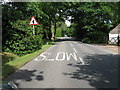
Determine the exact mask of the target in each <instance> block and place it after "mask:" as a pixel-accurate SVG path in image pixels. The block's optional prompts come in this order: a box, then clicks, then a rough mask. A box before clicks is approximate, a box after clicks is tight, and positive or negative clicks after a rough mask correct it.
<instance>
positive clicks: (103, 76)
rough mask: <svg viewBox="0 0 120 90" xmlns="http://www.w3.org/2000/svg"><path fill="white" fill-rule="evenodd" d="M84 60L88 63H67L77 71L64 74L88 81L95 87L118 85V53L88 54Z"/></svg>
mask: <svg viewBox="0 0 120 90" xmlns="http://www.w3.org/2000/svg"><path fill="white" fill-rule="evenodd" d="M84 61H85V63H86V65H81V62H79V63H69V64H67V65H68V66H70V67H73V68H76V71H74V72H71V73H68V72H64V73H63V74H64V75H65V76H69V77H70V78H73V79H77V80H85V81H88V82H89V84H90V85H91V86H93V87H95V88H117V87H118V55H112V54H109V55H108V54H103V55H98V54H94V55H88V56H86V57H84ZM86 88H87V87H86ZM98 90H99V89H98Z"/></svg>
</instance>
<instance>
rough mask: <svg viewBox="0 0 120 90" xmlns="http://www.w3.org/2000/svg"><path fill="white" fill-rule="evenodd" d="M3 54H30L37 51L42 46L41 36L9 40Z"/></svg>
mask: <svg viewBox="0 0 120 90" xmlns="http://www.w3.org/2000/svg"><path fill="white" fill-rule="evenodd" d="M6 44H7V45H8V47H7V46H6V47H5V52H12V53H15V54H17V55H20V56H21V55H23V54H28V53H32V52H34V51H36V50H39V49H40V48H41V46H42V44H43V40H42V36H41V35H35V36H28V37H25V38H23V39H19V38H18V39H17V40H11V41H9V42H6Z"/></svg>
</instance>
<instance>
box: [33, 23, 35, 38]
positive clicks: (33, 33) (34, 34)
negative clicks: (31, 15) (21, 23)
mask: <svg viewBox="0 0 120 90" xmlns="http://www.w3.org/2000/svg"><path fill="white" fill-rule="evenodd" d="M33 36H35V27H34V25H33Z"/></svg>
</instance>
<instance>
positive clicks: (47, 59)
mask: <svg viewBox="0 0 120 90" xmlns="http://www.w3.org/2000/svg"><path fill="white" fill-rule="evenodd" d="M48 54H49V56H48V57H47V58H46V59H45V61H54V59H51V58H49V57H50V55H51V54H52V53H48Z"/></svg>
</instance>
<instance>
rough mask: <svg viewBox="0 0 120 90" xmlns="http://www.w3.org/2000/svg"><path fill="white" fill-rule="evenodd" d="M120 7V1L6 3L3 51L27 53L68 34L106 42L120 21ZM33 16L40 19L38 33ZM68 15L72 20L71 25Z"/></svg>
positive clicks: (92, 40)
mask: <svg viewBox="0 0 120 90" xmlns="http://www.w3.org/2000/svg"><path fill="white" fill-rule="evenodd" d="M119 10H120V2H9V3H4V4H3V5H2V12H3V13H2V16H3V17H2V21H3V23H2V24H3V32H2V37H3V42H2V44H3V51H6V52H12V53H15V54H18V55H24V54H27V53H31V52H34V51H36V50H38V49H40V48H41V46H42V45H43V44H44V43H45V42H46V41H47V40H51V39H54V37H55V36H64V35H65V34H66V35H68V36H72V37H76V39H77V40H80V41H84V42H88V43H91V42H97V43H105V42H106V41H107V37H108V33H109V31H110V30H111V29H112V28H114V27H115V26H116V25H117V24H118V23H120V12H119ZM32 16H34V17H36V19H37V20H38V22H39V25H36V26H35V36H33V33H32V29H33V28H32V26H30V25H29V21H30V18H31V17H32ZM69 17H71V19H69ZM66 19H67V20H68V19H69V21H70V22H71V26H70V27H68V28H67V26H66V25H65V20H66ZM55 34H56V35H55Z"/></svg>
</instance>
